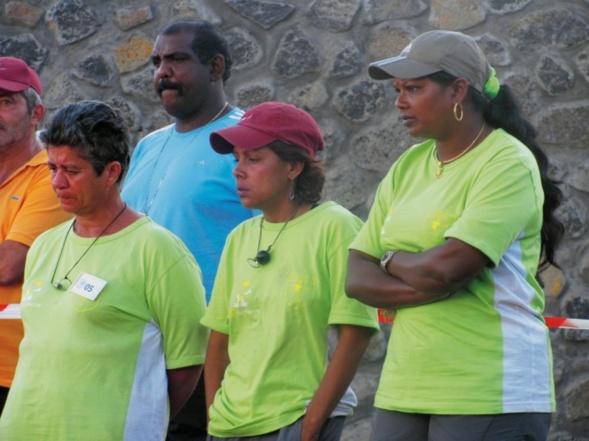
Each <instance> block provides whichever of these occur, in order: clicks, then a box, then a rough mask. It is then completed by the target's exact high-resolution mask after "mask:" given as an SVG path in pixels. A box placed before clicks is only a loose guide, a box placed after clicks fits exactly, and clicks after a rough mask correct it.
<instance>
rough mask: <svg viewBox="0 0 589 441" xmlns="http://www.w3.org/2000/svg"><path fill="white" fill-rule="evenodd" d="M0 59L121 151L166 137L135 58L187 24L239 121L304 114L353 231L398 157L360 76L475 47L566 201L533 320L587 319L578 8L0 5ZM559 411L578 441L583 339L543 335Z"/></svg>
mask: <svg viewBox="0 0 589 441" xmlns="http://www.w3.org/2000/svg"><path fill="white" fill-rule="evenodd" d="M0 6H1V8H0V54H2V55H12V56H18V57H21V58H24V59H25V60H27V61H28V62H29V64H31V65H32V66H33V67H34V68H35V69H36V70H37V71H39V72H40V75H41V79H42V81H43V84H44V87H45V91H46V92H45V97H44V98H45V103H46V105H47V107H48V110H49V115H51V113H53V112H54V111H55V110H56V109H57V108H59V107H60V106H62V105H64V104H66V103H68V102H72V101H77V100H81V99H99V100H104V101H107V102H109V103H111V104H113V105H114V106H116V107H118V108H121V109H122V110H123V111H124V113H125V115H126V116H127V119H128V123H129V125H130V127H131V130H132V133H133V138H134V141H136V140H138V139H139V138H140V137H141V136H143V135H145V134H146V133H149V132H150V131H152V130H154V129H156V128H158V127H161V126H162V125H164V124H166V123H168V122H170V119H169V117H168V116H167V115H166V113H165V112H164V111H163V110H162V108H161V106H160V105H159V102H158V99H157V97H156V95H155V93H154V92H153V90H152V84H151V77H152V68H151V67H150V65H149V62H148V58H149V55H150V52H151V47H152V43H153V41H154V39H155V37H156V35H157V33H158V32H159V31H160V30H161V29H162V28H163V27H164V26H165V25H166V24H167V23H169V22H171V21H174V20H179V19H196V18H202V19H207V20H210V21H212V22H213V23H214V24H216V26H217V27H218V28H219V29H220V30H221V32H222V33H223V34H224V35H225V36H226V37H227V38H228V39H229V41H230V44H231V47H232V49H233V53H234V57H235V67H234V69H233V74H232V77H231V79H230V80H229V82H228V84H227V87H228V93H229V97H230V98H231V101H232V103H234V104H237V105H239V106H240V107H242V108H244V109H248V108H250V107H252V106H253V105H255V104H257V103H260V102H262V101H266V100H270V99H272V100H279V101H287V102H290V103H293V104H295V105H297V106H300V107H303V108H305V109H307V110H309V111H310V112H311V113H312V114H313V116H314V117H315V118H316V119H317V120H318V122H319V124H320V126H321V128H322V130H323V132H324V135H325V137H326V141H327V145H328V150H327V154H326V164H327V174H328V182H327V186H326V191H325V198H326V199H333V200H336V201H338V202H340V203H342V204H343V205H345V206H346V207H348V208H350V209H352V210H353V211H354V212H355V213H357V214H358V215H360V216H365V215H366V214H367V211H368V208H369V207H370V204H371V201H372V198H373V195H374V191H375V188H376V185H377V183H378V182H379V180H380V179H381V178H382V177H383V176H384V174H385V172H386V171H387V170H388V168H389V166H390V164H391V163H392V162H393V161H394V160H395V158H396V157H397V156H398V155H399V153H400V152H402V151H403V150H404V149H405V148H406V147H407V146H408V145H410V144H411V143H413V142H414V141H415V140H412V139H410V138H409V137H408V135H407V134H406V130H405V129H404V128H403V127H402V125H400V124H395V122H396V121H397V119H396V118H397V114H396V110H395V108H394V95H393V89H392V87H391V85H390V84H388V83H387V82H374V81H371V80H370V79H369V78H368V76H367V74H366V66H367V64H368V63H369V62H370V61H373V60H376V59H381V58H385V57H388V56H392V55H396V54H397V53H398V52H400V50H401V49H402V48H403V47H404V46H405V45H406V44H407V43H408V42H409V41H410V40H411V39H412V38H413V37H415V36H416V35H418V34H420V33H421V32H424V31H426V30H430V29H451V30H460V31H464V32H466V33H468V34H470V35H472V36H474V37H475V38H476V39H477V41H478V42H479V44H480V45H481V47H482V48H483V50H484V51H485V53H486V54H487V55H488V57H489V59H490V60H491V62H492V64H493V65H494V66H495V67H496V69H497V71H498V74H499V77H500V79H501V80H502V81H504V82H508V83H509V84H511V85H512V86H514V88H515V90H516V91H517V93H518V94H519V96H520V98H521V99H522V102H523V110H524V111H525V113H526V114H527V115H528V117H529V118H530V119H531V120H532V121H533V122H534V123H535V124H536V125H537V127H538V128H539V136H540V140H541V142H542V144H543V145H544V146H545V148H546V150H547V152H548V154H549V157H550V159H551V160H552V161H553V164H554V166H553V170H552V171H553V173H554V175H555V176H556V177H558V178H559V179H560V180H561V181H562V183H563V188H564V191H565V194H566V201H565V204H564V207H563V208H562V210H561V215H562V217H563V219H564V221H565V223H566V228H567V235H566V238H565V241H564V245H563V247H562V249H561V251H560V253H559V257H560V261H561V262H562V266H563V268H565V271H564V272H560V271H557V270H554V269H552V270H551V271H549V273H548V274H547V276H546V292H547V299H548V300H547V304H548V305H547V313H548V314H550V315H562V316H567V317H577V318H589V297H588V296H587V295H586V291H587V288H588V286H589V247H588V245H589V243H588V240H587V234H586V230H587V216H588V208H589V198H588V194H587V193H588V192H589V179H587V169H588V168H589V161H587V160H586V150H584V148H586V147H585V143H586V142H588V141H589V131H588V130H587V126H588V125H589V123H588V121H589V101H588V97H589V83H588V81H589V45H588V42H589V0H561V1H557V2H555V1H553V0H484V1H475V0H470V1H469V0H387V1H384V0H315V1H302V0H284V1H283V2H273V1H258V0H225V1H221V0H178V1H166V2H160V1H156V0H129V1H126V2H120V1H109V0H22V1H16V0H14V1H11V0H3V1H2V3H1V4H0ZM389 333H390V326H383V332H382V333H381V334H380V335H379V336H378V337H377V338H375V340H374V342H373V344H372V346H371V347H370V349H369V352H368V354H367V356H366V359H365V361H364V363H363V365H362V367H361V372H360V374H359V375H358V376H357V378H356V379H355V382H354V384H355V388H356V390H357V392H358V395H359V397H360V399H361V406H360V408H359V409H358V411H357V412H356V414H355V416H354V417H353V418H351V419H350V420H349V421H348V424H347V428H346V432H345V439H346V440H364V439H367V436H368V433H369V426H370V415H371V411H372V409H371V401H372V397H373V394H374V391H375V389H376V385H377V381H378V372H379V369H380V366H381V363H382V359H383V357H384V353H385V344H386V339H387V337H388V335H389ZM551 335H552V341H553V348H554V358H555V383H556V387H557V393H558V411H557V413H556V414H555V415H554V419H553V429H552V432H551V438H550V439H551V440H553V441H554V440H560V441H565V440H567V441H572V440H576V441H579V440H589V357H587V353H588V352H589V332H588V331H578V330H577V331H574V330H554V331H551Z"/></svg>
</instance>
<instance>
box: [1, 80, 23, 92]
mask: <svg viewBox="0 0 589 441" xmlns="http://www.w3.org/2000/svg"><path fill="white" fill-rule="evenodd" d="M29 87H31V86H29V85H28V84H23V83H20V82H18V81H10V80H0V90H7V91H8V92H22V91H23V90H26V89H28V88H29Z"/></svg>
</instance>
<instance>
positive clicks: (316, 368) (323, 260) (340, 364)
mask: <svg viewBox="0 0 589 441" xmlns="http://www.w3.org/2000/svg"><path fill="white" fill-rule="evenodd" d="M211 144H212V146H213V148H214V149H215V150H216V151H217V152H219V153H223V154H229V153H232V154H233V156H234V157H235V160H236V167H235V170H234V176H235V178H236V181H237V190H238V194H239V197H240V198H241V202H242V204H243V205H244V206H245V207H247V208H255V209H258V210H260V211H261V212H262V214H261V215H260V216H257V217H254V218H253V219H250V220H247V221H245V222H243V223H242V224H240V225H239V226H238V227H237V228H235V229H234V230H233V231H232V232H231V234H230V235H229V237H228V238H227V242H226V244H225V248H224V250H223V254H222V256H221V261H220V264H219V270H218V272H217V277H216V279H215V285H214V288H213V293H212V296H211V302H210V304H209V308H208V310H207V313H206V315H205V317H204V318H203V320H202V323H203V324H204V325H206V326H208V327H209V328H211V337H210V344H209V347H208V351H207V357H206V362H205V388H206V395H207V404H208V410H209V419H210V421H209V426H208V432H209V439H210V440H218V439H223V440H226V439H256V440H258V439H264V440H267V441H272V440H293V441H294V440H297V441H299V440H304V441H311V440H325V441H327V440H338V439H339V438H340V435H341V432H342V428H343V424H344V417H345V416H346V415H349V414H350V413H351V411H352V408H353V407H354V406H355V404H356V398H355V396H354V394H353V392H352V391H351V390H350V389H349V387H348V386H349V384H350V382H351V380H352V378H353V376H354V374H355V372H356V369H357V367H358V364H359V362H360V359H361V357H362V354H363V353H364V350H365V349H366V346H367V344H368V342H369V339H370V336H371V334H372V333H374V332H376V331H377V330H378V323H377V319H376V310H375V309H374V308H371V307H368V306H366V305H363V304H361V303H359V302H358V301H356V300H353V299H349V298H348V297H346V295H345V292H344V282H345V268H346V260H347V250H348V246H349V244H350V242H351V241H352V240H353V239H354V237H355V235H356V234H357V232H358V230H359V229H360V227H361V225H362V222H361V221H360V219H358V218H357V217H356V216H354V215H353V214H352V213H350V212H349V211H348V210H346V209H344V208H343V207H341V206H340V205H338V204H336V203H334V202H325V203H322V204H318V201H319V199H320V196H321V191H322V188H323V183H324V180H325V176H324V173H323V168H322V166H321V164H320V162H319V161H318V160H317V159H316V154H317V151H319V150H322V149H323V146H324V143H323V138H322V136H321V132H320V130H319V127H318V126H317V124H316V123H315V121H314V120H313V118H312V117H311V116H310V115H309V114H308V113H306V112H304V111H303V110H300V109H297V108H296V107H294V106H292V105H289V104H284V103H277V102H267V103H264V104H260V105H259V106H256V107H254V108H252V109H251V110H249V111H248V112H246V113H245V115H244V116H243V118H242V119H241V121H240V122H239V123H238V124H237V125H236V126H233V127H230V128H226V129H223V130H219V131H218V132H213V133H212V135H211ZM329 326H333V327H334V328H335V329H336V330H337V331H338V334H339V339H338V343H337V345H336V346H335V349H334V352H333V354H332V356H331V360H330V361H329V363H328V357H327V349H328V348H327V333H328V328H329Z"/></svg>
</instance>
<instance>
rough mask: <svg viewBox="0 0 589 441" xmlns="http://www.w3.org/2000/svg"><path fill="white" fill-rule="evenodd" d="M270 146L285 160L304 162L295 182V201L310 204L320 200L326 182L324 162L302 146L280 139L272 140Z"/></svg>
mask: <svg viewBox="0 0 589 441" xmlns="http://www.w3.org/2000/svg"><path fill="white" fill-rule="evenodd" d="M268 147H269V148H270V150H272V151H273V152H274V153H276V155H278V157H279V158H280V159H281V160H282V161H284V162H302V163H303V170H302V171H301V173H300V174H299V175H298V176H297V178H296V180H295V182H294V185H295V188H294V194H295V201H297V202H299V203H310V204H312V203H314V202H317V201H319V199H321V192H322V191H323V185H324V184H325V172H324V169H323V164H322V162H321V161H320V160H318V159H315V158H313V157H312V156H311V155H310V154H309V153H307V152H306V151H305V150H303V149H302V148H301V147H299V146H296V145H291V144H286V143H285V142H282V141H280V140H277V141H274V142H271V143H270V144H268Z"/></svg>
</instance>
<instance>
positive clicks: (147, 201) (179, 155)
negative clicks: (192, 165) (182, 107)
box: [143, 101, 229, 215]
mask: <svg viewBox="0 0 589 441" xmlns="http://www.w3.org/2000/svg"><path fill="white" fill-rule="evenodd" d="M228 105H229V102H228V101H225V104H223V107H221V110H219V112H218V113H217V114H216V115H215V116H213V117H212V118H211V120H210V121H209V122H207V123H206V124H204V125H202V126H200V127H198V128H196V129H194V130H195V132H196V133H195V134H194V136H192V137H191V138H190V139H189V140H188V142H186V144H185V145H184V146H183V147H182V148H181V149H180V151H179V152H178V153H177V154H176V157H175V158H174V160H173V161H171V162H170V163H169V164H168V167H166V170H165V171H164V174H163V175H162V177H161V178H160V181H159V183H158V184H157V187H156V189H155V191H154V193H153V196H152V197H151V199H150V198H149V193H150V189H151V184H152V181H153V175H154V174H155V169H156V167H157V166H158V162H159V161H160V159H161V157H162V153H163V152H164V149H165V148H166V145H167V144H168V141H169V140H170V138H171V137H172V134H173V133H174V131H175V130H174V129H173V128H172V129H171V130H170V133H169V134H168V137H167V138H166V141H165V142H164V143H163V144H162V146H161V148H160V151H159V153H158V154H157V157H156V160H155V161H154V163H153V169H152V170H151V176H150V177H149V184H148V185H147V192H146V195H145V204H144V205H143V206H144V207H145V208H144V210H143V214H145V215H147V212H148V211H149V209H150V208H151V206H152V205H153V201H155V198H156V196H157V194H158V193H159V191H160V187H161V186H162V182H164V179H166V176H167V175H168V171H169V169H170V167H171V166H172V164H173V163H174V162H176V160H177V159H178V158H182V154H183V153H184V150H186V148H187V147H188V146H189V145H190V144H192V141H194V140H195V139H196V137H197V136H198V134H199V133H200V132H201V130H202V129H203V128H204V127H206V126H208V125H209V124H210V123H212V122H213V121H215V120H216V119H217V118H219V117H220V116H221V114H222V113H223V112H224V111H225V109H226V108H227V106H228Z"/></svg>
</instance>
